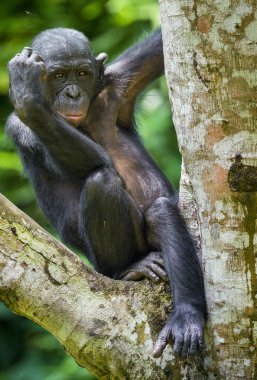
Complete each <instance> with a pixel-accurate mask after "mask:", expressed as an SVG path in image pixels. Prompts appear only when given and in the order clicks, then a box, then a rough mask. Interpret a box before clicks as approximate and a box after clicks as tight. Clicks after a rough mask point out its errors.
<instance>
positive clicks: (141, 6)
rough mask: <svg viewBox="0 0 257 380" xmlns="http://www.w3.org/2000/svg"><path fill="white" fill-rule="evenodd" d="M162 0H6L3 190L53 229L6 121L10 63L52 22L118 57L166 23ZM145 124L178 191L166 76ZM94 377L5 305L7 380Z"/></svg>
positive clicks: (0, 148) (0, 363) (1, 357)
mask: <svg viewBox="0 0 257 380" xmlns="http://www.w3.org/2000/svg"><path fill="white" fill-rule="evenodd" d="M159 24H160V20H159V8H158V3H157V0H140V1H138V0H98V1H96V0H92V1H88V0H74V1H69V0H32V1H31V0H9V1H1V4H0V124H1V125H0V192H1V193H2V194H4V195H5V196H6V197H7V198H9V199H10V200H11V201H12V202H13V203H15V204H16V205H17V206H18V207H19V208H20V209H22V210H23V211H24V212H25V213H27V214H29V215H30V216H31V217H32V218H33V219H35V220H36V221H38V223H39V224H41V225H42V226H43V227H44V228H46V229H47V230H49V231H50V232H53V231H51V227H50V225H49V223H48V222H47V221H46V219H45V218H44V216H43V215H42V213H41V211H40V210H39V208H38V206H37V204H36V202H35V196H34V193H33V190H32V188H31V186H30V185H29V183H28V181H27V179H26V178H25V177H24V175H23V174H22V168H21V165H20V163H19V159H18V157H17V155H16V153H15V151H14V148H13V145H12V143H11V141H9V140H8V139H7V138H6V137H5V135H4V125H5V120H6V118H7V116H8V114H9V113H10V112H11V110H12V106H11V104H10V101H9V99H8V75H7V70H6V64H7V62H8V60H9V59H11V58H12V56H13V55H15V54H16V53H17V52H19V51H20V50H21V49H22V48H23V47H24V46H30V42H31V39H32V37H33V36H34V35H35V34H37V33H38V32H40V31H42V30H44V29H47V28H52V27H58V26H62V27H71V28H75V29H78V30H80V31H82V32H84V33H85V34H86V35H87V36H88V37H89V39H90V40H91V43H92V47H93V50H94V52H95V54H98V53H100V52H102V51H105V52H107V53H108V55H109V59H110V60H111V59H112V58H113V57H115V56H116V55H117V54H119V53H120V52H122V51H123V50H124V49H126V48H127V47H128V46H130V45H131V44H133V43H134V42H136V41H137V40H138V38H140V37H142V36H143V35H144V34H145V33H147V32H149V31H151V30H153V29H154V28H156V27H158V26H159ZM137 122H138V125H139V131H140V133H141V135H142V137H143V139H144V142H145V145H146V147H147V148H148V150H149V151H150V152H151V154H152V156H153V157H154V158H155V159H156V161H157V162H158V164H159V166H160V167H161V169H162V170H163V171H164V172H165V174H166V175H167V177H168V178H169V179H170V180H171V182H172V183H173V185H174V186H175V188H178V181H179V176H180V156H179V153H178V149H177V142H176V136H175V132H174V129H173V128H172V127H171V126H172V122H171V115H170V108H169V102H168V96H167V89H166V84H165V81H164V79H161V80H158V81H156V82H155V83H154V84H153V85H152V86H151V87H150V88H149V89H148V91H146V92H145V94H144V96H143V97H142V99H141V100H140V102H139V107H138V115H137ZM42 379H44V380H79V379H94V377H93V376H92V375H90V374H89V373H86V372H85V370H84V369H82V368H80V367H78V366H77V364H76V363H75V362H74V360H73V359H72V358H70V357H68V356H67V355H66V354H65V352H64V351H63V349H62V348H61V346H60V345H59V343H58V342H57V341H56V340H55V338H53V337H52V336H51V335H50V334H48V333H47V332H46V331H44V330H43V329H41V328H40V327H38V326H36V325H35V324H33V323H32V322H30V321H28V320H26V319H24V318H21V317H19V316H16V315H14V314H12V313H11V312H10V311H9V310H8V309H7V308H6V307H5V306H4V305H3V304H0V380H42Z"/></svg>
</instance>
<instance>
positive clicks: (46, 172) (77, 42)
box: [7, 28, 206, 358]
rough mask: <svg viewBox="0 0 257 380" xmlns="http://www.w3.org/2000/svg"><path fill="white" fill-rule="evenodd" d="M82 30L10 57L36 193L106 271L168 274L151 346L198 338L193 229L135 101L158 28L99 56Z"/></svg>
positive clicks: (198, 345)
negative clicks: (142, 133)
mask: <svg viewBox="0 0 257 380" xmlns="http://www.w3.org/2000/svg"><path fill="white" fill-rule="evenodd" d="M106 58H107V55H106V54H105V53H101V54H100V55H99V56H97V57H96V58H94V57H93V54H92V52H91V49H90V47H89V43H88V40H87V39H86V37H85V36H84V35H83V34H82V33H79V32H77V31H74V30H71V29H63V28H59V29H54V30H47V31H45V32H43V33H41V34H40V35H38V36H37V37H36V38H35V39H34V41H33V43H32V47H31V48H24V49H23V50H22V52H21V53H20V54H17V55H16V56H15V57H14V58H13V59H12V60H11V61H10V63H9V75H10V98H11V101H12V103H13V105H14V109H15V112H14V113H13V114H12V115H11V116H10V117H9V119H8V122H7V133H8V134H9V135H10V136H12V138H13V140H14V142H15V144H16V146H17V149H18V152H19V154H20V156H21V159H22V162H23V165H24V167H25V170H26V172H27V174H28V176H29V178H30V180H31V183H32V185H33V187H34V189H35V192H36V195H37V198H38V201H39V204H40V206H41V208H42V210H43V211H44V213H45V215H46V216H47V217H48V219H49V220H50V222H51V223H52V225H53V226H54V227H55V228H56V230H57V231H58V233H59V234H60V236H61V237H62V239H63V241H64V242H68V243H69V244H72V245H73V246H74V247H76V248H79V249H80V250H82V251H83V252H84V253H85V254H86V255H87V257H88V258H89V260H91V262H92V263H93V264H94V266H95V268H96V270H97V271H99V272H101V273H103V274H104V275H107V276H110V277H112V278H120V279H122V280H132V281H134V280H141V279H143V278H145V277H147V278H149V279H150V280H152V281H153V282H157V281H160V280H164V281H167V280H168V281H169V282H170V285H171V288H172V292H173V303H174V310H173V313H172V315H171V316H170V317H169V318H168V320H167V321H166V323H165V325H164V327H163V329H162V331H161V332H160V334H159V338H158V340H157V342H156V345H155V349H154V356H155V357H159V356H161V354H162V352H163V350H164V349H165V347H166V345H167V344H169V343H170V342H171V341H173V342H174V352H175V353H176V354H177V355H178V356H180V357H182V358H183V357H186V356H187V355H193V354H197V353H198V352H199V351H200V350H201V349H202V348H203V346H204V340H203V331H204V326H205V320H206V302H205V295H204V286H203V279H202V272H201V268H200V265H199V262H198V258H197V255H196V251H195V247H194V244H193V241H192V239H191V237H190V235H189V233H188V231H187V228H186V225H185V222H184V220H183V218H182V216H181V215H180V211H179V209H178V206H177V201H176V195H175V193H174V191H173V189H172V186H171V185H170V184H169V182H168V181H167V179H166V178H165V177H164V175H163V174H162V173H161V171H160V170H159V169H158V167H157V166H156V164H155V162H154V161H153V160H152V158H151V157H150V156H149V154H148V153H147V152H146V150H145V149H144V147H143V145H142V143H141V141H140V139H139V138H138V135H137V132H136V129H135V124H134V117H133V114H134V106H135V102H136V98H137V96H138V94H139V93H140V92H141V91H142V90H143V89H144V88H145V86H146V85H147V84H148V83H149V82H150V81H152V80H153V79H155V78H156V77H158V76H159V75H161V74H162V72H163V53H162V39H161V34H160V31H156V32H155V33H153V34H152V35H150V36H149V37H148V38H147V39H146V40H145V41H143V42H142V43H139V44H136V45H135V46H133V47H132V48H130V49H128V50H127V51H125V52H124V53H123V54H122V55H121V56H119V57H118V58H117V59H116V60H115V61H114V62H112V63H111V64H110V65H108V66H107V67H105V66H104V62H105V60H106Z"/></svg>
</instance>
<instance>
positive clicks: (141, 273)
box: [118, 252, 168, 282]
mask: <svg viewBox="0 0 257 380" xmlns="http://www.w3.org/2000/svg"><path fill="white" fill-rule="evenodd" d="M145 277H146V278H149V279H150V280H152V281H154V282H158V281H160V280H164V281H168V277H167V274H166V272H165V270H164V264H163V259H162V257H161V254H160V252H152V253H150V254H149V255H147V256H146V257H144V258H143V259H142V260H140V261H138V262H136V263H134V264H132V265H130V266H129V267H128V268H127V269H125V270H124V271H123V272H122V273H121V274H119V276H118V279H119V280H125V281H138V280H142V279H143V278H145Z"/></svg>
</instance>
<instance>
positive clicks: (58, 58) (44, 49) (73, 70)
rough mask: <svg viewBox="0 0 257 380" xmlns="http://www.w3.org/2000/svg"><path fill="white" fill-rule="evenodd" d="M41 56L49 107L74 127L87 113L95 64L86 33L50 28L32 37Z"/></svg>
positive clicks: (34, 48)
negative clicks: (44, 68) (44, 70)
mask: <svg viewBox="0 0 257 380" xmlns="http://www.w3.org/2000/svg"><path fill="white" fill-rule="evenodd" d="M32 49H33V50H34V51H35V52H36V53H38V54H39V55H40V56H41V57H42V59H43V60H44V63H45V67H46V76H45V81H44V84H45V88H44V90H45V94H46V98H47V100H48V102H49V103H50V105H51V108H52V109H53V111H54V112H55V113H57V114H58V115H60V116H61V117H62V118H64V119H65V120H66V121H67V122H68V123H69V124H71V125H72V126H74V127H77V126H79V124H80V122H81V120H82V119H84V118H85V117H86V115H87V112H88V108H89V105H90V100H91V99H92V97H93V95H94V93H95V89H96V76H97V68H96V61H95V59H94V57H93V55H92V52H91V49H90V47H89V44H88V41H87V39H86V37H85V36H84V35H83V34H82V33H80V32H77V31H75V30H72V29H63V28H60V29H59V28H58V29H50V30H47V31H45V32H43V33H41V34H40V35H39V36H38V37H36V39H35V40H34V41H33V44H32Z"/></svg>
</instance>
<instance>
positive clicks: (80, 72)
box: [78, 70, 87, 77]
mask: <svg viewBox="0 0 257 380" xmlns="http://www.w3.org/2000/svg"><path fill="white" fill-rule="evenodd" d="M85 75H87V71H86V70H81V71H79V72H78V76H79V77H84V76H85Z"/></svg>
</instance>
